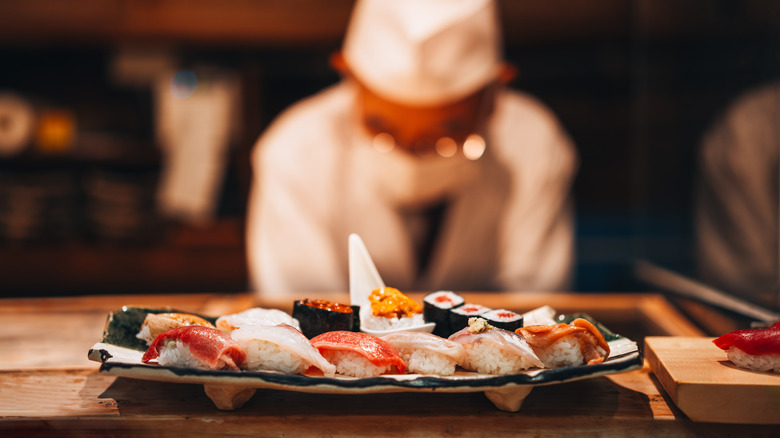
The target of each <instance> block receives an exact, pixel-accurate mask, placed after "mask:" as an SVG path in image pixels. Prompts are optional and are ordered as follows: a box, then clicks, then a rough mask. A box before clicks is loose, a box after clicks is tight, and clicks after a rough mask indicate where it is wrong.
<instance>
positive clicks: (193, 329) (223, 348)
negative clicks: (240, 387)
mask: <svg viewBox="0 0 780 438" xmlns="http://www.w3.org/2000/svg"><path fill="white" fill-rule="evenodd" d="M177 340H178V341H181V342H182V343H184V344H186V345H188V346H189V347H190V353H191V354H192V355H193V356H194V357H196V358H197V359H200V360H201V361H203V362H205V363H207V364H208V365H209V366H211V367H212V368H215V367H217V365H218V364H219V362H220V360H222V361H224V362H225V363H226V364H227V365H228V366H229V367H230V368H233V369H235V370H238V364H240V363H242V362H243V361H244V360H245V359H246V354H245V353H244V350H242V349H241V346H240V345H239V344H238V342H236V341H235V340H233V339H232V338H231V337H230V336H229V335H227V334H225V333H224V332H223V331H221V330H219V329H216V328H211V327H202V326H199V325H190V326H184V327H177V328H173V329H170V330H168V331H165V332H163V333H162V334H161V335H160V336H157V338H155V339H154V342H152V345H150V346H149V349H148V350H146V353H144V355H143V357H142V358H141V361H142V362H143V363H148V362H149V361H151V360H154V359H157V357H158V356H159V355H160V350H161V349H162V348H164V347H165V346H166V345H167V344H168V341H177Z"/></svg>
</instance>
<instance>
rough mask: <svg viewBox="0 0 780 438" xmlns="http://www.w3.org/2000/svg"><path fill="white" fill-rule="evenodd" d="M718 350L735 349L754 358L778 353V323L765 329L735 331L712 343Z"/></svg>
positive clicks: (779, 337)
mask: <svg viewBox="0 0 780 438" xmlns="http://www.w3.org/2000/svg"><path fill="white" fill-rule="evenodd" d="M712 342H713V343H714V344H715V345H717V346H718V348H720V349H722V350H728V349H729V347H737V348H739V349H740V350H742V351H744V352H745V353H748V354H752V355H754V356H758V355H762V354H778V353H780V321H778V322H776V323H775V325H773V326H772V327H770V328H767V329H743V330H737V331H734V332H731V333H726V334H725V335H723V336H721V337H719V338H717V339H715V340H713V341H712Z"/></svg>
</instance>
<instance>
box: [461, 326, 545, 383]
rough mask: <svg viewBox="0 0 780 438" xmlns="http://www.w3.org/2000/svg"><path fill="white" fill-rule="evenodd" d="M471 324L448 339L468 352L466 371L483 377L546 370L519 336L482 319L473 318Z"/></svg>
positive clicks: (465, 364) (465, 363) (464, 365)
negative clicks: (484, 375) (530, 369)
mask: <svg viewBox="0 0 780 438" xmlns="http://www.w3.org/2000/svg"><path fill="white" fill-rule="evenodd" d="M468 324H469V325H468V327H466V328H464V329H462V330H460V331H458V332H455V333H453V334H452V336H450V337H449V340H450V341H453V342H457V343H459V344H461V345H463V348H464V349H465V350H466V357H465V359H464V362H463V364H462V365H463V368H466V369H468V370H471V371H476V372H478V373H482V374H514V373H517V372H520V371H522V370H526V369H529V368H533V367H539V368H542V367H544V364H543V363H542V361H541V360H539V358H538V357H537V356H536V354H535V353H534V351H533V350H532V349H531V347H530V346H529V345H528V342H526V340H525V339H524V338H523V337H522V336H520V335H518V334H517V333H514V332H510V331H508V330H504V329H500V328H496V327H493V326H491V325H490V324H488V323H487V321H485V320H484V319H482V318H476V317H473V318H470V319H469V321H468Z"/></svg>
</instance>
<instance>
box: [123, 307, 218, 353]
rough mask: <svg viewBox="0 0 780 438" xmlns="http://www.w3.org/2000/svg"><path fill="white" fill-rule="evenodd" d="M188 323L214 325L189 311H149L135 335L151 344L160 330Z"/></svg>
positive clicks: (160, 332)
mask: <svg viewBox="0 0 780 438" xmlns="http://www.w3.org/2000/svg"><path fill="white" fill-rule="evenodd" d="M188 325H202V326H203V327H212V328H213V327H214V324H212V323H210V322H208V321H206V320H205V319H203V318H201V317H200V316H196V315H191V314H189V313H149V314H147V315H146V318H144V322H143V324H141V330H140V331H139V332H138V334H137V335H136V337H137V338H138V339H142V340H144V341H146V345H151V343H152V342H153V341H154V339H155V338H156V337H157V336H160V334H162V332H164V331H166V330H170V329H172V328H176V327H184V326H188Z"/></svg>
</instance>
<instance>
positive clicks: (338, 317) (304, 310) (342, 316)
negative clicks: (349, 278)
mask: <svg viewBox="0 0 780 438" xmlns="http://www.w3.org/2000/svg"><path fill="white" fill-rule="evenodd" d="M357 314H358V312H356V311H355V310H354V309H353V307H351V306H347V305H345V304H339V303H332V302H330V301H326V300H310V299H308V298H307V299H303V300H297V301H295V303H294V304H293V313H292V316H293V318H295V319H297V320H298V322H299V323H300V324H301V332H303V334H304V335H305V336H306V337H307V338H309V339H311V338H313V337H315V336H317V335H321V334H322V333H325V332H332V331H336V330H346V331H353V328H354V321H355V320H356V319H357V317H356V316H357Z"/></svg>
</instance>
